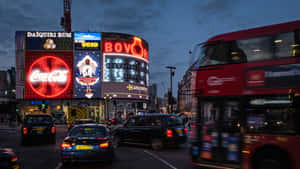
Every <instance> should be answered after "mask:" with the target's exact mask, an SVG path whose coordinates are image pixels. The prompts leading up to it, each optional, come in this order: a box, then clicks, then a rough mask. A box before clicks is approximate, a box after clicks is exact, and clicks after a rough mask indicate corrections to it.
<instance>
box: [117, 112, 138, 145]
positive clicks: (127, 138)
mask: <svg viewBox="0 0 300 169" xmlns="http://www.w3.org/2000/svg"><path fill="white" fill-rule="evenodd" d="M134 126H135V118H130V119H128V121H127V122H126V123H125V124H124V127H121V128H119V129H118V135H119V136H120V139H121V141H122V142H131V140H132V138H131V134H130V133H131V130H132V128H133V127H134Z"/></svg>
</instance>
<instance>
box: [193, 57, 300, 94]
mask: <svg viewBox="0 0 300 169" xmlns="http://www.w3.org/2000/svg"><path fill="white" fill-rule="evenodd" d="M297 63H298V64H297ZM281 66H296V67H298V66H300V58H290V59H281V60H273V61H263V62H252V63H244V64H232V65H217V66H210V67H202V68H199V69H198V71H197V75H196V79H197V80H196V86H195V91H200V92H198V93H195V95H196V96H235V95H236V96H238V95H264V94H288V93H289V90H290V89H294V91H296V90H299V89H300V81H297V83H299V84H295V83H293V84H292V83H288V81H287V84H285V85H286V86H284V85H280V86H276V87H274V86H272V85H276V84H274V79H272V83H273V84H267V83H270V82H269V81H270V80H268V77H267V76H266V75H265V74H266V72H269V74H272V73H273V74H274V72H275V73H276V72H278V71H279V73H285V75H284V76H285V77H289V79H287V80H293V78H296V77H297V76H299V75H300V74H298V75H297V74H295V73H300V69H299V70H293V69H294V68H292V67H291V68H290V69H291V70H292V71H293V72H291V71H290V70H289V71H285V70H281V69H280V67H281ZM265 68H268V70H267V71H266V70H264V69H265ZM272 70H273V71H272ZM295 71H297V72H295ZM289 73H290V74H289ZM277 74H278V73H277ZM286 74H288V75H289V76H287V75H286ZM271 76H275V75H271ZM276 76H277V77H276V78H275V79H278V82H279V81H282V79H280V74H278V75H276ZM269 79H271V78H269ZM294 80H295V79H294ZM275 82H276V81H275ZM293 82H294V81H293ZM267 85H268V86H267ZM270 85H271V86H270Z"/></svg>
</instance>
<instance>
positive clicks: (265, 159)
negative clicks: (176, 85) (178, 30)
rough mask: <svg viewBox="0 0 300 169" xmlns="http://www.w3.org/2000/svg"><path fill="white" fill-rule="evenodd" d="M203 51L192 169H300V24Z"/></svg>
mask: <svg viewBox="0 0 300 169" xmlns="http://www.w3.org/2000/svg"><path fill="white" fill-rule="evenodd" d="M196 49H197V50H195V52H194V54H196V55H197V56H198V58H199V61H198V62H196V64H194V65H193V66H194V67H193V69H194V71H195V73H196V79H195V83H196V84H195V88H194V93H193V94H194V96H195V97H197V101H198V105H197V114H196V117H195V118H194V119H193V123H192V133H191V135H192V136H194V138H192V143H191V147H190V154H191V159H192V163H193V164H194V165H198V166H204V167H209V168H222V169H234V168H243V169H300V99H299V97H300V96H299V95H300V21H295V22H288V23H282V24H277V25H270V26H265V27H259V28H254V29H248V30H242V31H237V32H232V33H227V34H222V35H218V36H215V37H213V38H211V39H209V40H208V41H206V42H205V43H202V44H199V45H197V48H196Z"/></svg>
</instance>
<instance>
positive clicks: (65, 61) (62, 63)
mask: <svg viewBox="0 0 300 169" xmlns="http://www.w3.org/2000/svg"><path fill="white" fill-rule="evenodd" d="M24 81H25V92H24V94H25V96H24V98H25V99H36V98H72V97H73V52H55V53H54V52H30V51H26V53H25V78H24Z"/></svg>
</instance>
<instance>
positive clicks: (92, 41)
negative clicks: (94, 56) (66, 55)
mask: <svg viewBox="0 0 300 169" xmlns="http://www.w3.org/2000/svg"><path fill="white" fill-rule="evenodd" d="M100 41H101V33H93V32H74V45H75V50H96V51H100V46H101V45H100Z"/></svg>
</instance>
